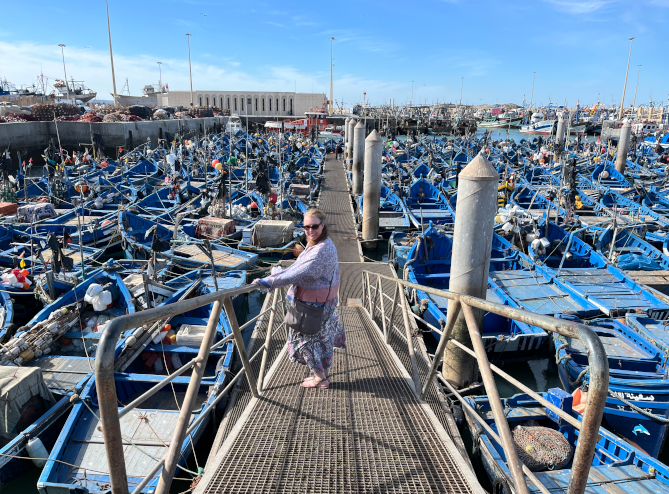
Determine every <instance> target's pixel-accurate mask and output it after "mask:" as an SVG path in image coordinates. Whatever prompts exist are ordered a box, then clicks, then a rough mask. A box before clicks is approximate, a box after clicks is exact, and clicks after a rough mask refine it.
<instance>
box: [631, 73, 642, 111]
mask: <svg viewBox="0 0 669 494" xmlns="http://www.w3.org/2000/svg"><path fill="white" fill-rule="evenodd" d="M640 74H641V64H639V71H638V72H637V73H636V86H635V87H634V101H633V102H632V108H636V90H637V89H639V75H640Z"/></svg>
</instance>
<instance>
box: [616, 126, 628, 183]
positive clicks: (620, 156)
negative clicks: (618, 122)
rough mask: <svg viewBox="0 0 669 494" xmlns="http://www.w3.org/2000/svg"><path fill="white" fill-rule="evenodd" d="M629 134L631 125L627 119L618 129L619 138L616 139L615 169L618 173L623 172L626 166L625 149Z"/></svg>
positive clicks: (626, 149)
mask: <svg viewBox="0 0 669 494" xmlns="http://www.w3.org/2000/svg"><path fill="white" fill-rule="evenodd" d="M631 136H632V125H631V124H630V123H629V121H625V123H624V124H623V126H622V128H621V129H620V140H619V141H618V151H617V153H616V170H617V171H619V172H620V173H625V167H627V151H628V149H629V147H630V140H631Z"/></svg>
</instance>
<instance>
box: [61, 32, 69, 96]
mask: <svg viewBox="0 0 669 494" xmlns="http://www.w3.org/2000/svg"><path fill="white" fill-rule="evenodd" d="M58 46H60V51H61V53H62V54H63V72H64V73H65V90H66V91H67V100H68V101H69V100H70V86H69V85H68V83H67V70H65V45H64V44H62V43H61V44H59V45H58Z"/></svg>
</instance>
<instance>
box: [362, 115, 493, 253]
mask: <svg viewBox="0 0 669 494" xmlns="http://www.w3.org/2000/svg"><path fill="white" fill-rule="evenodd" d="M363 129H364V127H363ZM382 155H383V140H382V139H381V136H379V133H378V132H377V131H376V130H373V131H372V133H371V134H369V136H367V139H365V177H364V179H365V183H364V185H363V196H362V247H363V249H375V248H376V243H377V239H378V236H379V204H380V203H381V182H382V178H381V157H382ZM495 187H496V186H495ZM495 190H497V189H495ZM493 219H494V218H493ZM491 231H492V230H491ZM491 235H492V234H491ZM491 238H492V237H491Z"/></svg>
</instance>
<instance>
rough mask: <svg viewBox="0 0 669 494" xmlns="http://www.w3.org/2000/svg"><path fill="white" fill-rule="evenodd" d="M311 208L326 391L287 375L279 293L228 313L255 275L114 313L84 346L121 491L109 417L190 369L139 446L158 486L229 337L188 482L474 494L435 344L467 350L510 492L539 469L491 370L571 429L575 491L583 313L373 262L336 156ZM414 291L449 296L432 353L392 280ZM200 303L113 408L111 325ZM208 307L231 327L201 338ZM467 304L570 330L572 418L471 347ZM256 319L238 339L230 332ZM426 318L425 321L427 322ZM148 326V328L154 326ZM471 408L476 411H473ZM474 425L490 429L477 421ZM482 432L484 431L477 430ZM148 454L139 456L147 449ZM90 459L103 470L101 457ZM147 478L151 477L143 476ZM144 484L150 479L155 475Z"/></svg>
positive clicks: (581, 482) (203, 486) (592, 436)
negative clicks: (333, 275)
mask: <svg viewBox="0 0 669 494" xmlns="http://www.w3.org/2000/svg"><path fill="white" fill-rule="evenodd" d="M320 207H321V209H323V210H324V211H325V213H326V214H327V216H328V225H329V228H330V232H331V235H332V237H333V240H334V242H335V244H336V246H337V249H338V254H339V261H340V271H341V282H340V285H339V310H340V316H341V319H342V322H343V324H344V327H345V329H346V335H347V348H346V350H336V351H335V355H334V362H333V366H332V369H331V378H332V382H331V384H330V387H329V389H305V388H302V387H301V386H300V384H301V382H302V380H303V378H305V377H307V375H308V371H307V369H306V368H305V367H303V366H298V365H296V364H293V363H291V362H290V361H289V359H288V356H287V351H286V345H285V341H286V328H285V324H284V323H283V318H284V314H285V305H284V295H285V293H284V291H283V290H275V291H274V292H271V293H270V294H269V295H268V296H267V297H266V298H265V303H264V306H263V310H262V311H261V312H260V314H259V315H258V316H256V317H255V318H253V319H251V321H248V322H247V323H245V324H244V325H243V326H241V327H240V326H239V325H238V323H237V319H236V315H235V313H234V309H233V307H232V302H231V298H232V297H233V296H236V295H239V294H242V293H247V292H250V291H253V290H256V289H258V286H256V285H247V286H243V287H239V288H234V289H228V290H222V291H219V292H214V293H209V294H206V295H202V296H199V297H195V298H191V299H187V300H183V301H180V302H176V303H174V304H170V305H167V306H162V307H158V308H152V309H148V310H145V311H142V312H138V313H134V314H131V315H127V316H123V317H119V318H116V319H113V320H112V321H111V322H110V323H109V324H108V325H107V327H106V328H105V331H104V332H103V334H102V336H101V338H100V343H99V346H98V352H97V356H96V362H95V363H96V369H95V374H96V385H97V390H98V401H99V410H100V418H101V421H102V433H103V436H104V446H105V451H106V455H107V461H108V469H109V470H108V471H109V474H110V481H111V488H112V491H113V492H114V493H116V494H126V493H128V492H129V488H128V479H127V471H126V468H127V466H126V464H125V458H124V440H123V436H122V434H121V421H120V417H121V416H124V415H125V414H127V413H128V412H129V411H130V410H132V409H134V408H135V407H136V406H137V405H138V404H139V403H142V402H143V401H144V400H145V399H147V398H148V397H150V396H152V395H153V394H155V393H156V392H158V391H159V390H160V389H162V388H163V387H164V386H166V385H167V384H168V383H169V382H171V380H172V379H174V377H176V376H178V375H181V374H184V373H185V372H187V371H188V370H189V369H190V368H191V367H192V368H193V370H192V376H191V379H190V383H189V386H188V390H187V392H186V395H185V398H184V402H183V405H182V410H185V411H182V412H181V413H180V415H179V419H178V421H177V422H176V424H175V426H174V431H173V434H172V439H171V441H170V443H169V448H168V451H167V454H166V455H165V456H164V457H162V458H158V457H152V458H151V461H149V463H150V465H147V471H148V474H147V475H146V477H145V478H144V480H143V481H142V482H141V483H139V484H138V485H134V486H133V487H134V490H133V492H134V493H139V492H141V491H142V490H143V489H144V488H145V487H146V486H148V485H149V483H151V484H152V485H151V488H152V489H153V488H155V491H154V492H156V493H157V494H165V493H167V492H169V488H170V485H171V483H172V480H173V478H174V474H175V470H176V466H177V463H178V462H179V457H180V454H179V453H180V447H181V445H182V444H183V442H184V440H185V438H186V437H187V435H188V434H189V433H190V432H191V431H192V430H193V429H194V428H195V427H196V426H197V424H198V423H199V422H200V421H202V420H204V418H205V414H204V413H201V414H200V415H199V416H198V418H197V419H195V420H192V419H191V413H190V410H192V405H193V403H194V400H195V398H196V396H197V391H196V390H197V389H198V388H199V386H200V382H201V378H202V373H203V370H204V367H203V366H202V365H201V362H205V361H206V360H207V358H208V356H209V352H210V351H211V350H212V349H215V348H217V347H218V346H220V345H221V344H223V342H225V341H229V340H232V339H234V341H235V346H236V351H237V353H238V355H239V360H240V361H241V369H240V370H239V371H238V372H237V373H236V374H234V375H232V376H230V379H229V381H228V383H227V385H226V387H225V388H224V389H222V390H220V391H219V393H218V397H217V398H216V399H215V400H214V402H213V403H212V406H211V407H209V409H208V410H213V409H215V405H216V403H218V401H219V400H221V399H223V398H224V397H226V396H229V401H228V406H227V408H226V413H225V415H224V417H223V420H222V422H221V424H220V425H219V427H218V431H217V434H216V437H215V440H214V443H213V447H212V450H211V452H210V456H209V458H208V460H207V463H206V465H205V468H204V474H203V476H202V477H201V478H199V482H198V483H197V485H196V486H195V490H194V491H193V492H195V493H196V494H204V493H226V494H227V493H232V494H237V493H254V494H255V493H263V492H266V493H270V492H271V493H304V494H307V493H330V492H332V493H340V492H343V493H354V492H355V493H372V492H374V493H376V492H379V493H385V492H389V493H399V492H402V493H434V492H447V493H470V492H472V493H479V494H483V493H484V492H485V491H484V490H483V488H482V487H481V486H480V484H479V482H478V480H477V478H476V475H475V474H474V471H473V468H472V466H471V463H470V462H469V459H468V457H467V453H466V451H465V448H464V445H463V443H462V440H461V438H460V434H459V432H458V430H457V427H456V425H455V423H454V420H453V418H452V416H451V415H450V411H449V408H448V407H446V406H445V401H444V400H445V398H444V395H443V394H442V393H441V392H440V389H439V387H440V386H442V385H443V386H445V387H446V388H448V391H450V394H451V395H453V396H455V397H458V398H459V399H460V400H461V401H462V397H461V395H460V393H459V391H458V390H456V389H455V388H453V387H452V386H451V384H450V383H448V382H447V381H445V380H444V378H443V377H442V376H441V374H440V373H439V372H438V368H439V367H440V366H441V362H442V357H443V355H444V350H445V347H446V342H449V343H452V344H454V345H456V346H458V347H459V348H460V349H461V350H462V351H464V352H466V353H468V354H470V355H472V356H474V357H475V358H476V359H477V364H478V366H479V370H480V372H481V376H482V380H483V385H484V386H485V392H486V394H487V395H488V397H489V400H490V404H491V410H492V413H493V416H494V421H495V425H496V428H497V432H494V431H492V429H490V430H489V431H488V432H489V433H490V434H491V437H493V438H494V439H495V441H497V442H498V443H499V444H500V445H501V447H502V448H503V450H504V454H505V457H506V458H507V465H508V467H509V471H510V475H509V476H508V478H507V481H508V483H509V485H512V486H513V490H514V492H516V493H517V494H525V493H529V489H528V483H527V481H528V480H529V481H530V482H531V484H534V485H533V486H532V491H533V492H536V491H537V490H538V491H539V492H541V493H542V494H549V491H548V489H547V488H546V487H545V486H544V485H543V484H541V482H540V481H539V480H538V478H537V477H536V476H535V475H534V474H533V473H532V472H531V471H530V470H528V469H527V467H525V466H524V465H522V464H521V463H520V461H519V459H518V456H517V453H516V449H515V445H514V443H513V440H512V437H511V433H510V430H509V425H508V423H507V420H506V417H505V415H504V409H503V405H502V403H501V401H500V399H499V393H498V391H497V387H496V384H495V381H494V377H493V373H497V374H498V375H500V376H502V377H503V378H504V379H506V380H508V381H509V382H511V383H512V384H514V385H515V386H516V387H517V388H519V389H520V390H522V391H524V392H526V393H528V394H530V395H531V396H532V397H533V398H535V399H536V400H538V401H539V402H540V403H542V404H543V405H545V406H546V408H547V409H549V410H550V411H551V412H553V413H555V414H557V415H558V416H560V418H562V419H564V420H565V421H567V422H568V423H569V424H571V425H573V426H574V427H575V428H576V429H578V430H579V441H578V444H577V447H576V451H575V454H574V461H573V466H572V468H571V472H570V478H569V482H568V488H567V490H563V491H561V492H568V493H569V494H582V493H583V492H585V489H586V485H587V484H588V483H590V482H595V483H596V482H598V480H597V478H596V475H594V476H593V474H591V473H590V466H591V465H592V460H593V456H594V453H595V446H596V443H597V441H598V430H599V426H600V423H601V419H602V414H603V411H604V404H605V398H606V395H607V391H608V362H607V358H606V353H605V351H604V347H603V346H602V343H601V341H600V340H599V338H597V336H596V335H595V333H594V331H593V330H592V329H591V328H589V327H588V326H585V325H583V324H577V323H574V322H572V321H567V320H562V319H555V318H553V317H548V316H543V315H540V314H536V313H532V312H528V311H525V310H521V309H516V308H512V307H509V306H504V305H500V304H496V303H493V302H488V301H486V300H481V299H478V298H475V297H471V296H466V295H460V294H457V293H453V292H449V291H445V290H438V289H435V288H431V287H427V286H422V285H415V284H413V283H410V282H407V281H404V280H399V279H398V278H397V276H396V275H395V273H394V272H393V270H392V268H391V267H390V266H389V265H388V264H385V263H368V262H367V263H366V262H361V261H362V259H363V257H362V251H361V248H360V243H359V242H358V240H357V233H356V230H355V222H354V218H353V209H352V205H351V199H350V195H349V193H348V190H347V184H346V178H345V172H344V168H343V165H342V164H341V163H338V162H337V161H335V160H334V159H332V158H331V157H328V159H326V163H325V183H324V185H323V189H322V192H321V197H320ZM410 290H421V291H424V292H427V293H431V294H433V295H436V296H440V297H445V298H447V299H449V300H451V301H452V302H453V310H452V311H450V310H449V314H448V316H447V321H445V322H444V325H443V326H442V327H441V328H434V327H432V326H430V329H431V330H433V331H436V332H438V333H439V334H441V335H442V336H441V339H440V343H439V346H438V348H437V350H436V353H435V355H434V356H431V355H428V353H427V351H426V350H425V347H424V345H423V342H422V337H421V336H420V331H418V326H417V321H420V322H421V324H427V323H426V321H424V320H422V319H421V318H420V317H419V316H417V315H415V314H413V312H412V311H411V310H410V308H408V303H407V301H406V299H405V296H404V293H405V291H410ZM208 304H213V305H212V311H211V312H212V314H211V317H210V320H209V323H208V326H207V332H206V334H205V336H204V338H203V342H202V345H201V346H200V351H199V354H198V357H197V358H195V359H193V360H192V361H190V362H189V363H187V364H185V365H184V366H182V367H181V368H180V369H178V370H177V371H175V372H174V373H172V374H171V375H170V376H168V377H166V378H165V379H164V380H163V381H160V382H158V383H156V385H155V386H154V387H152V388H150V389H149V390H148V391H146V392H145V393H144V394H143V395H142V396H140V397H137V398H135V399H134V400H133V402H132V403H130V404H128V405H126V406H125V407H123V408H122V409H120V410H119V407H118V400H117V395H116V388H115V384H114V349H115V345H116V342H117V341H118V338H119V336H120V335H121V333H122V332H123V331H125V330H127V329H130V328H136V327H139V326H141V325H146V324H151V323H154V322H159V321H163V320H165V318H168V317H170V316H173V315H177V314H182V313H183V312H186V311H189V310H193V309H195V308H198V307H202V306H205V305H208ZM221 310H225V311H226V313H227V317H228V319H229V321H230V326H231V329H232V335H230V336H229V337H226V338H225V339H224V340H223V341H221V342H218V343H216V344H215V345H213V346H210V345H211V344H212V342H213V334H214V331H215V328H216V324H217V321H218V315H219V313H220V311H221ZM476 310H484V311H487V312H491V313H495V314H499V315H502V316H504V317H508V318H510V319H514V320H518V321H523V322H526V323H528V324H532V325H535V326H537V327H539V328H542V329H544V330H546V331H551V332H554V333H558V334H560V335H563V336H566V337H571V338H575V339H578V340H579V341H580V343H581V344H582V345H583V346H584V347H585V349H586V351H587V354H588V364H589V366H590V381H589V384H590V387H589V392H588V396H587V402H586V408H585V412H584V415H583V417H582V420H577V419H575V418H574V417H573V416H572V415H570V414H568V413H566V412H565V411H563V410H562V409H560V408H559V407H556V406H555V405H554V404H552V403H550V402H548V401H547V400H545V399H544V398H543V397H541V396H540V395H538V394H537V393H536V392H534V391H532V390H531V389H529V388H527V386H525V385H523V384H522V383H520V382H518V381H517V380H515V379H513V378H512V377H511V376H509V375H508V374H506V373H504V372H503V371H502V370H501V369H499V368H497V367H496V366H494V365H491V364H490V362H488V359H487V356H486V353H485V349H484V347H483V344H482V340H481V335H480V331H479V328H478V323H477V322H476V316H475V312H474V311H476ZM460 311H462V313H463V315H464V317H465V319H466V324H467V328H468V331H469V334H470V336H471V339H472V342H473V349H470V348H468V347H466V346H464V345H463V344H461V343H460V342H458V341H456V340H454V339H451V338H450V334H451V330H452V329H453V327H454V324H455V320H456V319H457V317H458V314H459V312H460ZM254 321H256V327H255V329H254V332H253V335H252V338H251V341H250V343H249V345H248V347H247V345H245V343H244V339H243V338H242V333H241V331H242V330H243V329H244V328H245V327H247V326H248V325H250V324H252V323H253V322H254ZM427 325H428V326H429V324H427ZM161 326H162V324H160V323H159V324H158V325H156V326H155V327H158V328H159V327H161ZM467 413H469V414H470V415H471V416H472V417H473V418H474V419H476V420H478V421H481V422H483V419H482V418H481V417H480V416H479V415H478V413H477V412H476V411H474V410H468V412H467ZM483 426H484V427H487V428H488V429H489V426H488V425H487V424H485V422H483ZM486 430H487V429H486ZM147 461H148V460H147ZM100 468H102V467H100ZM156 476H159V480H156V478H157V477H156ZM156 483H157V485H156Z"/></svg>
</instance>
